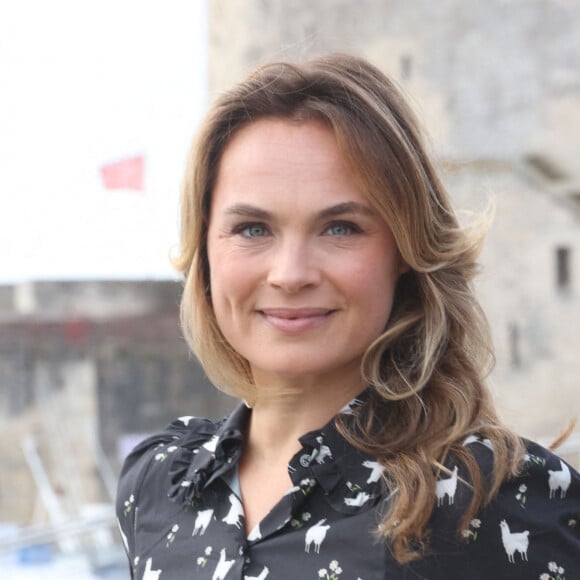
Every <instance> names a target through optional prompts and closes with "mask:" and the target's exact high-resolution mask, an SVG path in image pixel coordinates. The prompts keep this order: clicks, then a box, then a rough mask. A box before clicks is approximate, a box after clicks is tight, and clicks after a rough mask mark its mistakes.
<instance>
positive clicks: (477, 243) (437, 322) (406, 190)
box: [174, 54, 523, 562]
mask: <svg viewBox="0 0 580 580" xmlns="http://www.w3.org/2000/svg"><path fill="white" fill-rule="evenodd" d="M265 117H273V118H282V119H289V120H295V121H308V120H314V119H316V120H322V121H323V122H325V123H326V124H327V125H328V126H329V127H330V128H331V129H332V130H333V131H334V133H335V135H336V138H337V141H338V145H339V148H340V150H341V153H342V154H343V156H344V158H345V159H346V161H347V162H348V163H349V164H350V167H351V169H352V171H353V174H354V175H355V176H356V178H357V179H358V180H360V184H361V186H362V187H363V188H364V191H366V192H367V193H368V198H369V203H370V204H371V205H372V206H373V207H374V209H375V210H376V211H377V212H378V213H379V214H380V215H381V216H382V217H383V219H384V220H385V222H386V223H387V224H388V226H389V228H390V229H391V231H392V233H393V236H394V238H395V240H396V243H397V246H398V248H399V251H400V254H401V256H402V259H403V260H404V261H405V263H406V264H407V265H408V266H409V271H408V272H406V273H405V274H403V275H402V276H401V278H400V280H399V282H398V285H397V288H396V291H395V300H394V304H393V309H392V313H391V316H390V319H389V322H388V324H387V327H386V328H385V330H384V332H383V333H382V334H381V336H379V337H378V338H377V339H376V340H375V341H374V342H373V343H372V344H371V345H370V346H369V347H368V349H367V351H366V353H365V355H364V358H363V361H362V368H361V372H362V376H363V378H364V380H365V381H366V382H367V383H368V385H369V386H370V396H369V398H368V400H367V401H366V403H365V405H364V407H363V408H362V410H361V411H360V412H359V413H358V415H357V416H356V420H355V422H354V424H353V423H352V422H351V423H349V424H348V425H347V424H346V421H344V420H342V419H340V418H339V419H338V420H337V425H338V428H339V429H340V430H341V432H342V433H343V434H344V436H345V437H346V438H347V439H349V440H350V441H351V442H352V444H353V445H355V446H356V447H357V448H359V449H360V450H361V451H363V452H366V453H370V454H372V455H374V456H376V457H377V458H378V461H380V463H381V464H382V465H383V466H384V467H385V468H386V469H385V471H384V476H383V477H384V480H385V484H386V485H387V487H388V489H390V490H391V491H394V492H395V493H393V495H392V500H391V502H390V507H389V510H388V512H387V513H386V514H384V517H383V520H382V521H381V523H380V525H379V528H378V530H377V533H378V534H379V536H380V537H384V538H386V539H387V540H388V541H389V542H390V545H391V549H392V551H393V554H394V555H395V557H396V558H397V560H399V561H400V562H405V561H409V560H412V559H414V558H417V557H420V556H421V555H423V554H425V553H426V552H427V551H428V522H429V518H430V516H431V514H432V511H433V508H434V502H435V493H434V489H435V482H436V481H437V478H438V476H439V475H440V474H441V472H445V471H448V468H447V467H445V461H446V458H448V457H450V456H452V457H453V458H454V460H455V461H460V462H461V463H462V464H463V466H464V467H465V470H466V473H467V474H468V476H467V477H466V478H464V479H463V482H464V483H465V484H466V485H468V486H469V487H471V488H472V492H471V501H470V504H469V506H468V507H467V508H466V510H465V512H464V514H463V516H462V518H461V521H460V522H459V524H458V533H459V532H460V531H461V530H462V529H466V528H467V524H468V522H469V520H470V519H471V518H472V517H473V515H474V514H475V513H476V511H477V510H478V508H479V507H480V506H481V505H482V504H485V503H486V502H488V501H490V500H491V498H492V497H493V496H494V495H495V494H496V492H497V490H498V488H499V486H500V484H501V482H502V481H503V480H504V479H506V478H508V477H510V476H514V475H516V473H517V472H518V470H519V468H520V465H521V457H522V455H523V451H522V443H521V442H520V440H519V439H518V437H517V436H516V435H514V434H513V433H512V432H511V431H510V430H508V429H507V428H505V427H504V426H502V425H501V423H500V421H499V419H498V417H497V414H496V411H495V409H494V406H493V403H492V401H491V397H490V394H489V391H488V389H487V387H486V385H485V377H486V376H487V373H488V372H489V370H490V369H491V367H492V363H493V352H492V348H491V343H490V339H489V332H488V326H487V322H486V319H485V316H484V315H483V312H482V310H481V308H480V306H479V303H478V301H477V299H476V298H475V296H474V292H473V289H472V280H473V277H474V275H475V274H476V273H477V270H478V267H477V262H476V259H477V256H478V253H479V250H480V247H481V244H482V241H483V237H484V234H485V230H486V219H482V220H479V221H478V222H476V223H475V224H472V225H471V226H470V227H461V226H460V225H459V223H458V220H457V218H456V216H455V213H454V211H453V209H452V207H451V204H450V201H449V198H448V195H447V193H446V191H445V188H444V187H443V185H442V183H441V181H440V179H439V177H438V175H437V172H436V171H435V168H434V166H433V164H432V162H431V160H430V158H429V156H428V154H427V152H426V147H425V144H424V142H423V137H422V134H421V130H420V128H419V124H418V122H417V119H416V117H415V115H414V114H413V112H412V110H411V109H410V107H409V106H408V104H407V102H406V100H405V98H404V97H403V95H402V94H401V92H400V90H399V89H398V88H397V87H396V85H395V84H394V83H393V82H392V81H391V80H390V79H389V78H387V77H386V76H385V75H384V74H383V73H382V72H381V71H380V70H378V69H377V68H376V67H374V66H373V65H371V64H369V63H368V62H367V61H365V60H363V59H360V58H356V57H353V56H347V55H336V54H334V55H329V56H325V57H321V58H317V59H314V60H309V61H306V62H303V63H291V62H280V63H271V64H267V65H265V66H262V67H260V68H258V69H257V70H256V71H255V72H254V73H253V74H251V75H250V76H249V77H248V78H247V79H246V80H245V81H243V82H241V83H239V84H238V85H236V86H235V87H234V88H233V89H231V90H230V91H228V92H226V93H224V94H222V95H221V96H220V97H219V98H218V99H217V100H216V102H215V103H214V104H213V106H212V107H211V109H210V110H209V112H208V114H207V115H206V118H205V121H204V122H203V124H202V126H201V129H200V132H199V135H198V138H197V142H196V143H195V144H194V146H193V148H192V151H191V155H190V156H189V162H188V166H187V169H186V174H185V179H184V183H183V189H182V197H181V240H180V249H179V255H178V256H176V258H175V260H174V263H175V266H176V267H177V268H178V270H180V271H181V272H182V273H183V274H184V276H185V288H184V293H183V299H182V305H181V308H182V325H183V330H184V335H185V337H186V339H187V341H188V343H189V345H190V347H191V349H192V351H193V352H194V353H195V354H196V355H197V357H198V359H199V360H200V362H201V364H202V366H203V368H204V370H205V371H206V373H207V375H208V377H209V379H210V380H211V381H212V382H213V383H214V384H215V385H216V386H218V387H219V388H221V389H222V390H224V391H226V392H228V393H230V394H233V395H236V396H239V397H242V398H245V399H246V400H250V401H251V400H252V399H253V398H254V394H253V388H254V387H253V383H252V376H251V372H250V368H249V365H248V362H247V361H246V360H245V359H244V358H243V357H241V356H240V355H239V354H238V353H237V352H236V351H235V350H234V349H233V348H232V347H231V346H230V345H229V344H228V342H227V341H226V340H225V338H224V336H223V335H222V333H221V332H220V329H219V328H218V325H217V322H216V319H215V316H214V312H213V309H212V303H211V288H210V277H209V268H210V266H209V262H208V256H207V232H208V220H209V212H210V205H211V195H212V189H213V187H214V184H215V181H216V175H217V172H218V169H219V162H220V159H221V156H222V154H223V152H224V149H225V147H226V146H227V145H228V143H229V141H230V139H231V138H232V136H233V135H234V134H235V133H236V132H237V131H239V130H240V129H241V128H242V127H244V126H247V125H248V124H250V123H253V122H255V121H256V120H258V119H263V118H265ZM470 434H477V435H479V436H480V437H482V438H486V439H489V441H490V442H491V444H492V446H493V450H494V470H493V474H492V475H491V476H489V474H486V478H485V479H484V477H483V474H482V473H481V471H480V469H479V467H478V464H477V461H476V460H475V458H474V457H473V456H472V454H471V452H470V450H469V447H466V446H464V445H463V441H464V439H465V438H466V437H467V436H468V435H470Z"/></svg>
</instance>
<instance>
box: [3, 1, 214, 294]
mask: <svg viewBox="0 0 580 580" xmlns="http://www.w3.org/2000/svg"><path fill="white" fill-rule="evenodd" d="M206 1H207V0H167V1H166V2H159V1H158V0H138V1H136V0H50V1H47V0H3V1H2V2H0V284H11V283H19V282H25V281H34V280H43V279H65V280H77V279H136V278H155V279H157V278H168V277H174V276H175V273H174V272H173V270H172V268H171V265H170V263H169V260H168V256H169V252H170V250H171V248H172V246H174V245H175V243H176V241H177V233H178V207H177V202H178V197H179V187H180V182H181V178H182V174H183V169H184V163H185V157H186V154H187V151H188V148H189V145H190V143H191V139H192V136H193V134H194V132H195V129H196V126H197V124H198V122H199V119H200V117H201V115H202V114H203V111H204V108H205V106H206V99H207V26H206V13H207V8H206ZM136 155H143V156H144V157H145V190H144V191H142V192H136V191H131V190H107V189H105V188H104V187H103V184H102V181H101V177H100V168H101V166H102V165H104V164H107V163H110V162H114V161H116V160H119V159H123V158H127V157H133V156H136Z"/></svg>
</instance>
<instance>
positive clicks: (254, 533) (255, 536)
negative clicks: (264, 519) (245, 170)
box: [248, 523, 262, 542]
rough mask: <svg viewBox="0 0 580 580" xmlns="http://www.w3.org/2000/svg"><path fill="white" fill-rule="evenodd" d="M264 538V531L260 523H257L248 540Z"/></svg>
mask: <svg viewBox="0 0 580 580" xmlns="http://www.w3.org/2000/svg"><path fill="white" fill-rule="evenodd" d="M261 538H262V532H261V531H260V524H259V523H258V524H256V525H255V526H254V529H253V530H252V531H251V532H250V533H249V535H248V541H250V542H255V541H256V540H259V539H261Z"/></svg>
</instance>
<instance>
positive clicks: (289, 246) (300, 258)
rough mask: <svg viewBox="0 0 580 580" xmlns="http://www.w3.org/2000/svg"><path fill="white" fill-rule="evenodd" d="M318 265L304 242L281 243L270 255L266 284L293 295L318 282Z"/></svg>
mask: <svg viewBox="0 0 580 580" xmlns="http://www.w3.org/2000/svg"><path fill="white" fill-rule="evenodd" d="M320 273H321V271H320V265H319V264H318V261H317V259H316V257H315V255H314V252H313V250H312V248H310V247H309V244H308V243H307V241H305V240H298V239H292V240H289V239H288V240H285V241H281V242H280V243H279V244H278V246H277V248H276V251H275V252H274V253H273V255H272V261H271V263H270V269H269V272H268V284H270V285H271V286H273V287H275V288H278V289H280V290H284V291H285V292H287V293H289V294H294V293H296V292H299V291H300V290H302V289H304V288H308V287H314V286H316V285H317V284H318V283H319V282H320Z"/></svg>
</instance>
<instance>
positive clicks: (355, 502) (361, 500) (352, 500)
mask: <svg viewBox="0 0 580 580" xmlns="http://www.w3.org/2000/svg"><path fill="white" fill-rule="evenodd" d="M371 497H372V496H371V495H369V494H368V493H366V491H359V492H358V494H357V496H356V497H345V498H344V503H345V504H346V505H347V506H349V507H360V506H361V505H364V504H365V503H367V501H369V499H371Z"/></svg>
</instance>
